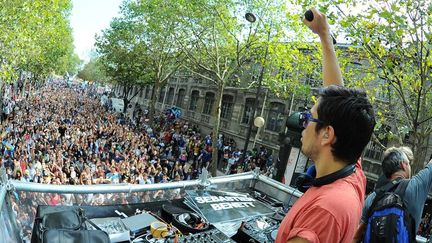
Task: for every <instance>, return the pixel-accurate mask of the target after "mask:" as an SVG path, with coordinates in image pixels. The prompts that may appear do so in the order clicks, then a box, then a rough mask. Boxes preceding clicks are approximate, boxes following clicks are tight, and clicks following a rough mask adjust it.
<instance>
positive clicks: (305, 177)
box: [294, 164, 356, 192]
mask: <svg viewBox="0 0 432 243" xmlns="http://www.w3.org/2000/svg"><path fill="white" fill-rule="evenodd" d="M355 171H356V167H355V164H351V165H347V166H345V167H344V168H342V169H340V170H338V171H336V172H333V173H331V174H329V175H326V176H323V177H320V178H314V177H312V176H315V174H313V175H309V174H307V173H303V174H301V175H299V176H298V177H297V179H296V181H295V183H294V185H295V187H296V188H297V189H298V190H299V191H301V192H306V191H307V190H308V189H309V188H310V187H312V186H316V187H320V186H324V185H327V184H330V183H333V182H334V181H336V180H338V179H341V178H344V177H347V176H349V175H351V174H352V173H354V172H355Z"/></svg>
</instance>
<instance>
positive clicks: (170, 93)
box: [166, 88, 174, 105]
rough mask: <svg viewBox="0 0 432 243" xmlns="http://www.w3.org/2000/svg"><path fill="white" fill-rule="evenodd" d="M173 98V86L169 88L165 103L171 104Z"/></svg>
mask: <svg viewBox="0 0 432 243" xmlns="http://www.w3.org/2000/svg"><path fill="white" fill-rule="evenodd" d="M173 100H174V88H169V90H168V97H167V100H166V104H167V105H171V104H172V103H173Z"/></svg>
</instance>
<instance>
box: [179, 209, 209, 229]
mask: <svg viewBox="0 0 432 243" xmlns="http://www.w3.org/2000/svg"><path fill="white" fill-rule="evenodd" d="M172 224H173V225H174V226H175V227H176V228H177V229H179V230H180V231H181V232H182V233H186V234H187V233H199V232H202V231H206V230H208V228H209V224H208V223H207V221H206V220H205V219H204V218H202V217H200V216H199V215H198V214H196V213H192V212H185V213H181V214H178V215H175V216H174V218H173V221H172Z"/></svg>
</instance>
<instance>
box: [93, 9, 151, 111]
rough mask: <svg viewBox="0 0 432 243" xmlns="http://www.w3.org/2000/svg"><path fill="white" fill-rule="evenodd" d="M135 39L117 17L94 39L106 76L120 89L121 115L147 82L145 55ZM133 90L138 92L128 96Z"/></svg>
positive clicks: (133, 34) (129, 29) (133, 31)
mask: <svg viewBox="0 0 432 243" xmlns="http://www.w3.org/2000/svg"><path fill="white" fill-rule="evenodd" d="M136 35H137V33H136V31H135V29H134V26H133V25H131V24H130V22H128V21H127V20H125V19H124V18H122V17H119V18H115V19H114V20H113V21H112V22H111V25H110V28H108V29H106V30H104V31H103V34H102V35H101V36H98V37H97V38H96V44H95V45H96V47H97V52H98V53H99V55H100V56H99V58H100V61H101V64H102V66H103V68H104V71H105V73H106V75H107V76H108V77H109V78H110V79H111V80H112V81H114V82H115V83H117V84H119V85H120V87H122V91H123V92H122V98H123V102H124V109H123V112H126V108H127V107H128V104H129V103H130V101H131V100H132V99H133V98H135V96H136V95H137V94H139V92H140V91H141V90H142V87H143V85H145V84H147V82H148V80H149V79H148V70H149V62H148V59H147V58H148V55H146V52H145V46H144V45H143V44H142V42H140V40H139V38H137V36H136ZM136 86H137V87H141V88H139V89H137V90H135V92H134V93H132V92H133V91H134V87H136Z"/></svg>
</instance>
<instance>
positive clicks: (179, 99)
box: [176, 89, 186, 108]
mask: <svg viewBox="0 0 432 243" xmlns="http://www.w3.org/2000/svg"><path fill="white" fill-rule="evenodd" d="M185 94H186V90H185V89H180V90H179V92H178V95H177V101H176V106H177V107H180V108H183V100H184V98H185Z"/></svg>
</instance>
